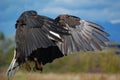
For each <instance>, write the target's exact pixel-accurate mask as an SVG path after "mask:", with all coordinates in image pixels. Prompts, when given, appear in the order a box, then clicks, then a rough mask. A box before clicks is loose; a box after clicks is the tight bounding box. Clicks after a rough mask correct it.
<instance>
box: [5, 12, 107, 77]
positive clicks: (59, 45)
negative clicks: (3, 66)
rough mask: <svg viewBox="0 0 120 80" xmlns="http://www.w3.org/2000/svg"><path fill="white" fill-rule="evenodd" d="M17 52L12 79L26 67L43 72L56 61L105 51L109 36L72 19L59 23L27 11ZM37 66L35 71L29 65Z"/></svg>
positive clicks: (20, 21)
mask: <svg viewBox="0 0 120 80" xmlns="http://www.w3.org/2000/svg"><path fill="white" fill-rule="evenodd" d="M15 28H16V35H15V42H16V48H15V50H14V57H13V60H12V62H11V64H10V66H9V68H8V71H7V76H8V77H11V76H12V75H13V74H14V73H15V71H16V70H17V69H18V68H19V66H21V65H22V64H25V65H26V69H27V70H31V69H32V70H40V71H42V66H43V65H45V64H46V63H49V62H52V61H53V60H54V59H56V58H60V57H63V56H64V55H68V54H71V53H72V52H78V51H91V50H95V49H98V50H101V46H105V42H106V41H108V39H107V38H106V37H107V36H108V34H107V33H106V32H104V31H103V27H101V26H100V25H98V24H95V23H92V22H89V21H86V20H82V19H80V18H78V17H76V16H72V15H67V14H63V15H59V16H58V17H57V18H55V19H51V18H49V17H46V16H41V15H38V14H37V12H36V11H25V12H23V13H22V14H21V16H20V17H19V18H18V20H17V21H16V25H15ZM29 62H34V63H35V65H34V67H31V66H30V65H29Z"/></svg>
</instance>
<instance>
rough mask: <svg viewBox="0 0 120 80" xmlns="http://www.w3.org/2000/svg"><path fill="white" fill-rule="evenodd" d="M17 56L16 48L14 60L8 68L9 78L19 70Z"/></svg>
mask: <svg viewBox="0 0 120 80" xmlns="http://www.w3.org/2000/svg"><path fill="white" fill-rule="evenodd" d="M15 57H16V50H14V57H13V60H12V62H11V64H10V66H9V68H8V70H7V73H6V75H7V77H8V79H10V78H11V77H12V76H13V75H14V74H15V72H16V71H17V70H18V68H19V64H18V63H17V62H16V58H15Z"/></svg>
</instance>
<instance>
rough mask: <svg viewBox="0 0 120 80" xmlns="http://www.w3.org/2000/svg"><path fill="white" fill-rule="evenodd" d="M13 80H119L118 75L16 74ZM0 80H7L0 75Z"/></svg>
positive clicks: (119, 76) (119, 75)
mask: <svg viewBox="0 0 120 80" xmlns="http://www.w3.org/2000/svg"><path fill="white" fill-rule="evenodd" d="M12 79H13V80H120V74H105V73H57V74H56V73H35V72H34V73H32V72H30V73H28V72H21V71H19V72H17V73H16V75H15V76H14V77H13V78H12ZM0 80H7V78H6V77H5V75H4V74H3V73H0Z"/></svg>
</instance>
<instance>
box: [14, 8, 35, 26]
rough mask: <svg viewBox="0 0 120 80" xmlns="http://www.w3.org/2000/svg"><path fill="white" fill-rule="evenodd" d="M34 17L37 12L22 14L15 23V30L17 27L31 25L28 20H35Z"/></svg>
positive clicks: (31, 11)
mask: <svg viewBox="0 0 120 80" xmlns="http://www.w3.org/2000/svg"><path fill="white" fill-rule="evenodd" d="M36 16H37V12H36V11H34V10H30V11H25V12H23V13H22V14H21V15H20V17H19V18H18V20H17V21H16V28H17V27H19V26H20V27H21V26H22V27H24V26H23V25H26V24H27V23H31V22H30V18H35V17H36Z"/></svg>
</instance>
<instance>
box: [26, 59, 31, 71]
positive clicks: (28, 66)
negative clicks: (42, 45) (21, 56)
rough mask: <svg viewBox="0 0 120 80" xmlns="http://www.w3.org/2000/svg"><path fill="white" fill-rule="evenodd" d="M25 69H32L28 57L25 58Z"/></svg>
mask: <svg viewBox="0 0 120 80" xmlns="http://www.w3.org/2000/svg"><path fill="white" fill-rule="evenodd" d="M25 69H26V70H27V71H31V67H30V64H29V63H28V59H27V58H25Z"/></svg>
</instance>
